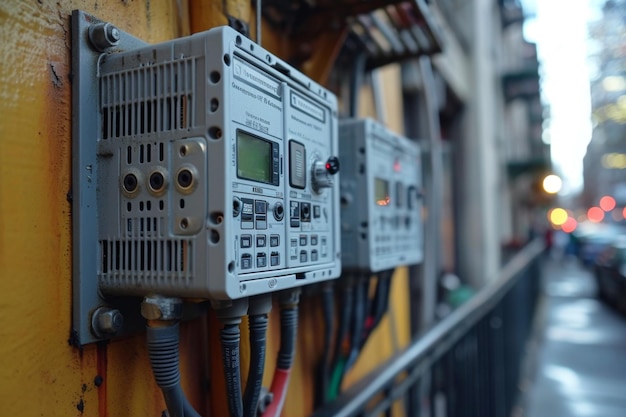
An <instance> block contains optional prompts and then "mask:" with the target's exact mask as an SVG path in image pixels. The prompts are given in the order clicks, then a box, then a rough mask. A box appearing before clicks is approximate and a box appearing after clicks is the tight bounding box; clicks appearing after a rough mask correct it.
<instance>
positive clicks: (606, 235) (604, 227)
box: [572, 223, 626, 268]
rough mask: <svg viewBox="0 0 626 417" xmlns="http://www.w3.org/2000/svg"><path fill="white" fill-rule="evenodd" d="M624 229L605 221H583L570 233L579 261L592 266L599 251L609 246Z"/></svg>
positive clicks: (623, 232)
mask: <svg viewBox="0 0 626 417" xmlns="http://www.w3.org/2000/svg"><path fill="white" fill-rule="evenodd" d="M625 233H626V231H625V230H624V229H623V228H622V227H620V226H615V225H611V224H605V223H583V224H581V226H580V227H579V228H578V229H577V230H576V231H575V232H574V233H572V240H573V241H575V242H576V243H575V247H576V249H575V250H576V255H577V256H578V259H580V261H581V263H582V264H583V265H584V266H586V267H589V268H592V267H593V266H594V264H595V263H596V258H597V257H598V256H599V255H600V253H601V252H602V251H603V250H604V249H606V248H608V247H609V246H611V245H612V244H613V243H614V242H615V241H616V239H618V238H619V237H620V236H622V235H624V234H625Z"/></svg>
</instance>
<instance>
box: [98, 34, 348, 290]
mask: <svg viewBox="0 0 626 417" xmlns="http://www.w3.org/2000/svg"><path fill="white" fill-rule="evenodd" d="M97 71H98V84H99V85H98V87H99V103H98V107H99V108H98V110H99V115H100V116H99V123H100V129H99V132H98V133H99V134H98V138H97V154H98V164H97V165H98V166H97V171H98V172H97V187H98V193H97V207H98V216H97V220H96V219H94V221H97V235H98V238H97V245H98V248H99V249H98V268H97V277H98V285H99V289H100V291H102V292H103V293H104V294H112V295H145V294H148V293H158V294H162V295H171V296H178V297H194V298H209V299H235V298H240V297H245V296H252V295H256V294H261V293H266V292H270V291H276V290H282V289H285V288H290V287H294V286H299V285H305V284H310V283H315V282H320V281H323V280H328V279H333V278H337V277H338V276H339V274H340V271H341V254H340V237H339V188H338V181H337V180H338V178H337V177H338V175H335V174H336V173H337V171H338V169H339V163H338V160H337V157H336V155H337V154H338V123H337V100H336V97H335V96H334V95H333V94H332V93H331V92H329V91H327V90H326V89H324V88H322V87H321V86H320V85H318V84H316V83H315V82H313V81H312V80H310V79H309V78H307V77H306V76H305V75H303V74H302V73H300V72H299V71H297V70H296V69H294V68H293V67H291V66H290V65H288V64H286V63H285V62H283V61H281V60H280V59H279V58H276V57H275V56H274V55H272V54H271V53H269V52H268V51H266V50H264V49H263V48H261V47H260V46H258V45H256V44H255V43H253V42H252V41H250V40H249V39H247V38H246V37H244V36H242V35H241V34H239V33H237V32H236V31H235V30H233V29H231V28H229V27H220V28H215V29H211V30H209V31H207V32H203V33H198V34H195V35H192V36H189V37H186V38H181V39H176V40H172V41H168V42H164V43H161V44H157V45H147V46H143V47H139V48H135V49H132V50H126V51H117V52H113V53H107V54H102V55H101V56H100V58H99V62H98V68H97Z"/></svg>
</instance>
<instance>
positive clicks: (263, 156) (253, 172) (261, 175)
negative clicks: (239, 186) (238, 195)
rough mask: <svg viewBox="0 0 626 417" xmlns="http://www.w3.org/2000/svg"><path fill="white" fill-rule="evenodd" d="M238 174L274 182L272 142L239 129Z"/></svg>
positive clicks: (254, 179) (259, 180) (268, 182)
mask: <svg viewBox="0 0 626 417" xmlns="http://www.w3.org/2000/svg"><path fill="white" fill-rule="evenodd" d="M237 176H238V177H239V178H245V179H247V180H252V181H258V182H264V183H267V184H271V183H272V143H271V142H268V141H266V140H263V139H260V138H257V137H255V136H252V135H249V134H247V133H245V132H242V131H241V130H237Z"/></svg>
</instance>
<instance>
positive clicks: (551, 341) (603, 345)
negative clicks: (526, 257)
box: [519, 259, 626, 417]
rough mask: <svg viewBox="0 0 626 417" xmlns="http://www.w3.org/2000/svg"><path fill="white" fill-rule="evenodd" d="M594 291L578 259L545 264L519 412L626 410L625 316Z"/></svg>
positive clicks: (570, 414) (556, 416) (611, 416)
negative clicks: (540, 299)
mask: <svg viewBox="0 0 626 417" xmlns="http://www.w3.org/2000/svg"><path fill="white" fill-rule="evenodd" d="M595 292H596V286H595V281H594V279H593V275H592V273H591V272H590V271H588V270H585V269H583V268H581V267H580V266H579V264H578V263H577V261H576V260H575V259H566V260H565V261H556V260H553V259H551V260H549V261H547V262H546V264H545V265H544V296H543V300H542V302H541V303H540V307H539V311H538V320H537V330H536V335H535V338H534V342H533V343H532V345H531V346H532V348H531V352H534V353H531V360H530V363H529V366H528V368H529V369H530V371H529V372H528V374H529V376H528V378H527V381H526V382H527V383H523V386H526V387H527V396H526V399H525V401H524V405H523V406H522V410H521V411H522V412H521V413H519V415H523V416H527V417H546V416H549V417H582V416H598V417H622V416H624V415H626V395H625V389H626V361H625V360H624V358H625V357H626V316H624V315H620V314H619V313H617V312H616V311H615V310H613V309H612V308H610V307H608V306H607V305H605V304H603V303H602V302H600V301H599V300H598V299H597V298H596V296H595Z"/></svg>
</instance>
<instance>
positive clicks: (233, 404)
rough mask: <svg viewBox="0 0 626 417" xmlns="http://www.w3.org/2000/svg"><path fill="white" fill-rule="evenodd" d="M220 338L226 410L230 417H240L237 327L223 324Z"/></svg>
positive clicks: (241, 408) (238, 336) (241, 403)
mask: <svg viewBox="0 0 626 417" xmlns="http://www.w3.org/2000/svg"><path fill="white" fill-rule="evenodd" d="M220 338H221V341H222V359H223V361H224V377H225V379H226V393H227V396H228V410H229V411H230V417H242V416H243V401H242V398H241V372H240V369H239V340H240V332H239V325H238V324H224V327H223V328H222V330H221V331H220Z"/></svg>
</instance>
